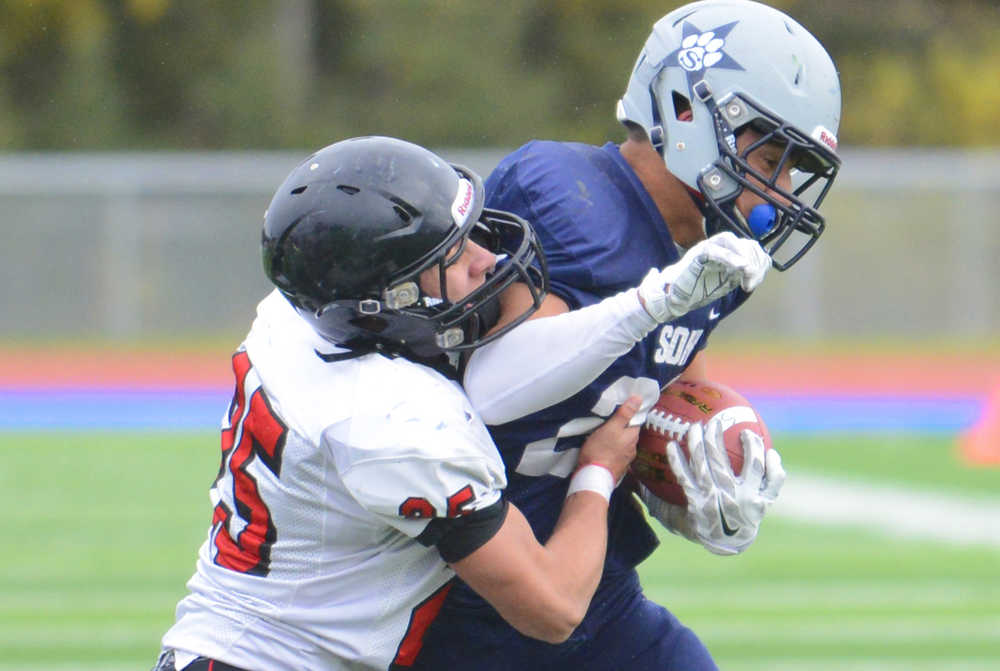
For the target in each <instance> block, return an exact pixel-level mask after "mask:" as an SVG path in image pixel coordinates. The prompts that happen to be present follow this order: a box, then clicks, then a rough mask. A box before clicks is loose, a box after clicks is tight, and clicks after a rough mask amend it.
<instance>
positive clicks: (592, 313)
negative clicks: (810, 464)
mask: <svg viewBox="0 0 1000 671" xmlns="http://www.w3.org/2000/svg"><path fill="white" fill-rule="evenodd" d="M617 116H618V119H619V120H620V121H621V122H622V123H623V124H624V126H625V129H626V133H627V135H626V139H625V141H624V142H623V143H622V144H621V145H616V144H613V143H608V144H605V145H604V146H601V147H596V146H589V145H584V144H577V143H571V142H551V141H533V142H530V143H529V144H527V145H525V146H523V147H521V148H520V149H518V150H517V151H515V152H514V153H512V154H511V155H509V156H507V157H506V158H505V159H503V160H502V161H501V162H500V164H499V166H498V167H497V168H496V170H495V171H494V172H493V173H492V174H491V175H490V177H489V178H488V180H487V183H486V189H487V198H488V202H489V204H490V206H492V207H496V208H501V209H504V210H509V211H512V212H516V213H518V214H519V215H521V216H522V217H524V218H526V219H528V220H529V221H531V222H532V223H533V225H534V227H535V230H536V231H537V234H538V236H539V239H540V242H541V244H542V247H543V249H544V252H545V257H546V259H547V263H548V268H549V272H550V277H551V293H550V294H549V295H548V296H547V297H546V299H545V300H544V302H543V304H542V306H541V308H540V309H539V310H538V311H537V312H536V313H535V314H534V315H533V317H532V319H531V320H530V321H527V322H526V323H524V324H522V325H521V326H519V327H518V328H517V329H515V330H514V331H512V332H511V333H510V334H508V335H507V336H506V337H505V338H504V339H503V340H501V341H498V342H496V343H492V344H490V345H487V346H485V347H482V348H479V349H478V350H476V352H474V353H473V354H472V355H471V357H470V359H469V361H468V365H467V368H466V372H465V379H464V383H465V388H466V392H467V394H468V395H469V398H470V400H471V401H472V402H473V405H474V406H475V407H476V408H477V410H479V412H480V413H481V414H482V416H483V418H484V420H485V421H486V423H487V424H488V425H489V426H490V432H491V434H492V435H493V437H494V440H495V442H496V443H497V445H498V447H499V448H500V451H501V455H502V457H503V460H504V464H505V467H506V469H507V476H508V489H507V496H508V497H509V498H510V500H511V501H512V502H513V503H515V504H516V505H517V506H518V508H519V509H520V510H522V511H524V514H525V516H526V518H527V519H528V521H529V522H530V524H531V525H532V528H533V529H534V531H535V534H536V535H537V536H538V538H540V539H544V538H546V537H547V536H548V535H549V534H550V533H552V531H553V529H554V525H555V522H556V520H557V516H558V513H559V510H560V506H561V502H562V501H563V498H564V496H565V493H566V489H567V483H568V478H569V477H570V476H571V475H572V473H573V471H574V468H575V466H574V464H575V461H576V456H575V455H576V454H577V452H578V449H579V447H580V445H581V443H582V440H583V439H584V438H585V437H586V435H587V434H588V433H589V432H590V431H592V430H594V428H596V427H597V426H599V425H600V423H601V422H602V421H603V419H604V418H606V417H608V416H609V415H610V414H611V413H612V412H614V410H615V408H616V407H617V406H618V405H619V404H620V403H622V402H623V401H624V400H625V399H626V398H628V397H629V396H630V395H636V394H637V395H639V396H641V397H642V398H643V399H644V406H643V410H646V409H648V408H649V407H651V406H652V404H653V403H654V402H655V400H656V398H657V397H658V395H659V391H660V389H661V388H662V387H664V386H665V385H667V384H669V383H670V382H671V381H673V380H675V379H677V378H679V377H682V376H687V377H690V378H698V377H704V376H705V364H704V360H703V357H702V355H701V354H700V353H701V352H702V350H703V349H704V348H705V346H706V343H707V341H708V336H709V334H710V333H711V332H712V331H713V330H714V329H715V327H716V326H717V325H718V324H719V323H720V321H721V320H722V319H724V318H725V317H726V316H727V315H729V314H730V313H732V312H733V311H734V310H736V309H737V308H738V307H740V306H741V305H742V304H743V303H744V302H745V301H746V300H747V298H748V297H749V295H750V292H751V291H752V290H753V289H754V288H755V287H756V286H757V285H758V284H759V282H760V281H761V280H762V278H763V277H764V274H765V272H766V271H767V270H768V268H769V267H770V266H772V265H773V267H774V268H775V269H777V270H779V271H783V270H787V269H788V268H789V267H791V266H792V265H794V263H796V262H797V261H798V260H799V259H800V258H801V257H802V256H803V254H805V253H806V252H807V251H808V250H809V249H810V248H811V247H812V245H813V244H814V243H815V242H816V240H817V239H818V238H819V236H820V234H821V233H822V232H823V229H824V225H825V224H824V220H823V217H822V216H821V215H820V214H819V213H818V211H817V208H818V207H819V205H820V203H821V202H822V200H823V199H824V198H825V196H826V194H827V192H828V190H829V188H830V186H831V184H832V182H833V180H834V178H835V176H836V173H837V171H838V169H839V166H840V160H839V158H838V156H837V153H836V150H837V140H836V133H837V129H838V126H839V120H840V85H839V78H838V75H837V71H836V68H835V66H834V64H833V62H832V60H831V59H830V56H829V55H828V54H827V52H826V50H825V49H824V48H823V46H822V45H821V44H820V43H819V42H818V41H817V40H816V38H815V37H813V36H812V35H811V34H810V33H809V32H808V31H807V30H806V29H805V28H804V27H802V26H801V25H800V24H798V23H797V22H796V21H794V20H793V19H791V18H790V17H788V16H787V15H785V14H783V13H782V12H779V11H777V10H775V9H773V8H770V7H768V6H766V5H762V4H759V3H756V2H750V1H744V0H707V1H705V2H695V3H691V4H688V5H685V6H683V7H680V8H678V9H676V10H674V11H673V12H671V13H669V14H667V15H666V16H665V17H663V18H662V19H660V21H658V22H657V23H656V24H655V26H654V28H653V32H652V34H651V35H650V37H649V38H648V40H647V41H646V43H645V45H644V47H643V49H642V51H641V53H640V54H639V57H638V59H637V61H636V64H635V67H634V69H633V71H632V73H631V76H630V79H629V82H628V86H627V89H626V92H625V94H624V96H623V97H622V99H621V100H620V102H619V104H618V112H617ZM650 268H653V269H654V270H649V269H650ZM657 269H658V270H657ZM630 287H637V288H633V289H630ZM529 299H530V296H529V295H528V293H527V292H526V291H524V290H523V289H521V288H519V287H517V286H515V287H514V288H513V290H511V291H508V292H506V293H505V294H504V295H503V296H502V297H501V299H500V300H501V317H500V324H503V323H505V321H506V320H507V319H508V318H509V317H508V315H512V314H517V313H518V312H519V311H520V310H521V309H522V308H523V306H524V305H526V304H527V301H528V300H529ZM637 304H638V305H640V306H642V307H643V308H644V309H643V310H639V311H636V310H635V309H634V308H635V306H636V305H637ZM640 414H641V411H640ZM741 437H742V440H743V443H744V448H745V450H746V455H747V460H746V464H747V465H746V466H745V468H744V471H743V473H742V474H741V475H739V476H737V475H736V474H734V473H733V472H732V469H731V467H730V465H729V461H728V458H727V457H726V456H725V453H724V448H723V447H722V444H721V443H722V441H721V427H720V426H718V425H716V424H713V423H712V422H710V423H708V425H707V426H705V427H704V428H702V427H700V426H697V425H695V426H694V427H692V429H691V432H690V434H689V436H688V445H689V447H690V448H691V457H690V461H688V460H687V459H685V458H684V456H683V454H682V453H681V452H680V451H679V449H678V448H677V445H676V444H672V445H670V446H669V447H668V455H669V457H670V463H671V466H672V467H673V470H674V471H675V473H676V474H677V475H678V480H679V481H680V484H681V486H682V487H683V488H684V490H685V493H686V494H687V498H688V500H689V501H699V502H702V505H699V506H687V507H682V506H676V505H671V504H667V503H666V502H664V501H662V500H659V499H657V498H656V497H655V496H653V495H652V494H651V493H650V492H648V491H647V490H645V489H643V488H642V487H641V486H636V490H637V491H636V493H637V494H638V497H639V499H641V500H642V502H643V503H644V504H645V506H646V508H647V510H648V512H649V513H650V515H652V516H653V517H655V518H657V519H658V520H659V521H660V522H661V523H662V524H663V525H664V526H666V527H667V528H668V529H669V530H670V531H672V532H674V533H677V534H680V535H682V536H684V537H686V538H688V539H689V540H691V541H694V542H697V543H700V544H701V545H703V546H704V547H705V548H706V549H708V550H709V551H711V552H713V553H715V554H720V555H732V554H737V553H739V552H742V551H744V550H745V549H746V548H747V547H749V545H750V544H751V543H752V542H753V541H754V539H755V538H756V535H757V531H758V528H759V525H760V522H761V520H762V518H763V516H764V514H765V511H766V510H767V508H768V507H769V506H770V504H771V503H773V501H774V500H775V498H776V497H777V496H778V493H779V491H780V489H781V486H782V483H783V481H784V478H785V473H784V470H783V469H782V466H781V461H780V456H779V455H778V453H777V451H776V450H769V451H767V453H766V455H765V452H764V449H763V444H762V441H761V440H760V438H759V437H757V436H755V435H754V434H752V433H751V432H744V434H743V435H742V436H741ZM609 515H610V518H609V524H610V536H609V546H608V551H607V556H606V560H605V567H604V574H603V576H602V580H601V583H600V586H599V587H598V590H597V593H596V595H595V597H594V599H593V601H592V602H591V606H590V609H589V611H588V613H587V616H586V617H585V619H584V621H583V622H582V624H581V625H580V626H579V627H578V628H577V629H576V631H575V632H574V633H573V635H572V636H571V637H570V638H569V640H568V641H566V642H565V643H562V644H559V645H550V644H545V643H542V642H539V641H533V640H530V639H528V638H526V637H524V636H521V635H519V634H518V633H517V632H516V631H514V630H513V629H512V628H511V627H509V626H508V625H507V624H505V623H504V622H503V620H502V619H501V618H500V617H499V616H498V615H497V614H496V613H495V611H494V610H493V609H492V608H491V607H490V606H489V605H488V604H486V603H485V602H484V601H483V600H482V599H480V598H479V597H477V596H476V595H475V594H474V593H473V592H472V591H471V590H469V589H468V588H467V587H465V586H464V585H462V584H461V583H458V584H457V585H456V587H455V588H453V589H452V590H451V592H450V594H449V596H448V598H447V599H446V600H445V603H444V605H443V607H442V609H441V611H440V612H439V615H438V617H437V618H436V620H435V621H434V623H433V624H432V626H431V627H430V629H429V631H428V634H427V636H426V637H425V641H424V646H423V650H422V652H421V654H420V655H419V656H418V658H417V661H416V665H415V668H420V669H443V668H470V669H477V671H481V670H491V669H496V670H500V669H526V668H532V669H533V668H546V669H548V670H549V671H552V670H554V669H571V668H572V669H574V671H582V670H595V671H598V670H607V671H611V670H616V669H630V670H633V671H635V670H644V669H657V670H662V669H677V670H681V669H683V670H685V671H703V670H709V669H716V668H717V667H716V664H715V662H714V661H713V660H712V658H711V655H710V654H709V652H708V651H707V649H706V648H705V646H704V644H703V643H702V642H701V641H700V640H699V639H698V637H697V636H696V635H695V634H694V633H693V632H691V631H690V630H689V629H688V628H686V627H685V626H683V625H682V624H681V623H680V622H679V621H678V620H677V619H676V618H675V617H674V616H673V615H672V614H671V613H670V612H669V611H667V610H666V609H665V608H663V607H661V606H659V605H657V604H655V603H653V602H651V601H649V600H647V599H646V598H645V597H644V595H643V593H642V589H641V586H640V584H639V581H638V576H637V573H636V571H635V567H636V565H638V564H639V563H640V562H641V561H643V560H644V559H645V558H647V557H648V556H649V555H650V553H651V552H652V551H653V550H654V549H655V547H656V546H657V542H658V541H657V539H656V535H655V533H654V532H653V530H652V529H651V528H650V527H649V525H648V524H647V522H646V519H645V515H644V514H643V512H642V510H641V507H640V504H639V503H638V501H637V499H636V497H635V496H634V495H633V493H632V492H631V491H628V490H627V488H625V487H621V488H619V489H618V490H617V491H616V493H615V495H614V496H613V497H612V500H611V510H610V513H609Z"/></svg>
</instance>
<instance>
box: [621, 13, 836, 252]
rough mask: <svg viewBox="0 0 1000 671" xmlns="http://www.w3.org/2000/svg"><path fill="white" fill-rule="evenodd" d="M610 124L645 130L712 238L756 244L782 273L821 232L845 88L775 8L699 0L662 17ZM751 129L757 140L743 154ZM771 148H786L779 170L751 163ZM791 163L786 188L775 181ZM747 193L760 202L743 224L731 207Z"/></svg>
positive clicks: (811, 41)
mask: <svg viewBox="0 0 1000 671" xmlns="http://www.w3.org/2000/svg"><path fill="white" fill-rule="evenodd" d="M617 116H618V120H619V121H621V122H622V123H624V124H626V125H638V126H640V127H641V128H642V129H643V130H645V132H646V134H647V136H648V137H649V139H650V141H651V142H652V144H653V146H654V147H655V148H656V149H657V151H658V152H659V153H660V154H661V155H662V156H663V158H664V161H665V162H666V164H667V166H668V167H669V169H670V172H671V173H673V174H674V175H676V176H677V177H678V178H679V179H680V180H681V181H683V182H684V183H685V184H687V185H688V187H690V188H691V189H693V190H696V191H697V192H698V193H699V194H700V198H696V200H697V201H699V203H698V204H699V206H700V207H701V208H702V212H703V214H704V215H705V218H706V229H707V232H708V233H709V234H711V233H714V232H715V231H717V230H719V229H729V230H732V231H733V232H735V233H736V234H738V235H742V236H744V237H748V238H753V239H756V240H757V241H759V242H760V243H761V245H762V246H763V247H764V249H765V250H766V251H767V252H768V253H769V254H770V255H771V257H772V260H773V261H774V266H775V267H776V268H778V269H779V270H785V269H786V268H788V267H790V266H791V265H792V264H793V263H795V262H796V261H798V260H799V259H800V258H801V257H802V255H803V254H805V252H806V251H808V250H809V248H810V247H811V246H812V245H813V243H815V242H816V240H817V239H818V238H819V236H820V234H821V233H822V232H823V229H824V226H825V222H824V220H823V217H822V216H820V214H819V213H818V212H817V208H818V207H819V205H820V203H821V202H822V201H823V199H824V198H825V197H826V194H827V192H828V191H829V189H830V186H831V185H832V183H833V180H834V178H835V176H836V174H837V171H838V169H839V168H840V159H839V157H838V156H837V130H838V127H839V125H840V80H839V78H838V76H837V70H836V67H835V66H834V64H833V61H832V60H831V59H830V56H829V54H827V52H826V50H825V49H824V48H823V46H822V45H821V44H820V43H819V41H817V40H816V38H815V37H813V36H812V35H811V34H810V33H809V31H807V30H806V29H805V28H803V27H802V26H801V25H799V24H798V23H797V22H796V21H795V20H794V19H792V18H790V17H788V16H787V15H785V14H783V13H782V12H780V11H778V10H776V9H774V8H772V7H768V6H766V5H762V4H760V3H757V2H751V1H750V0H704V1H703V2H693V3H691V4H687V5H684V6H683V7H680V8H679V9H676V10H674V11H673V12H671V13H669V14H667V15H666V16H664V17H663V18H662V19H660V20H659V21H657V22H656V24H655V25H654V26H653V32H652V34H651V35H650V36H649V38H648V39H647V41H646V44H645V45H644V46H643V49H642V52H641V53H640V54H639V58H638V60H637V61H636V64H635V68H634V69H633V71H632V75H631V78H630V79H629V82H628V88H627V90H626V91H625V95H624V96H623V97H622V99H621V100H620V101H619V102H618V110H617ZM747 126H750V127H752V128H754V129H755V130H757V131H758V132H760V133H762V134H763V137H762V138H761V140H760V141H757V142H755V143H753V144H752V145H750V146H749V147H746V148H744V149H743V151H738V150H737V143H736V135H737V134H738V132H739V131H740V130H741V129H742V128H744V127H747ZM771 142H774V143H778V144H779V145H781V146H783V147H784V153H783V156H782V159H781V164H780V165H779V166H778V167H777V168H776V169H775V171H774V172H773V174H770V175H765V174H760V173H759V172H756V171H754V170H753V169H752V168H751V167H750V165H749V163H748V162H747V160H746V158H747V155H748V154H749V153H750V152H751V151H753V150H755V149H757V148H758V147H760V146H762V145H764V144H767V143H771ZM789 165H790V166H791V168H792V184H793V186H792V189H791V191H788V190H785V189H781V188H779V187H778V185H777V180H778V177H779V175H780V174H781V172H782V170H783V168H784V167H786V166H789ZM744 189H750V190H752V191H753V192H755V193H756V194H758V195H759V196H761V197H762V198H764V200H765V201H767V202H766V204H764V205H758V206H757V207H755V208H754V209H753V210H752V211H751V212H750V214H749V216H748V217H744V216H743V215H742V214H741V213H740V212H739V211H738V210H737V209H736V207H735V201H736V198H737V197H738V196H739V195H740V193H741V192H742V191H743V190H744ZM773 193H777V194H778V196H777V197H776V196H774V195H773Z"/></svg>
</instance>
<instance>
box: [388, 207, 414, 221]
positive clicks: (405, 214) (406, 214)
mask: <svg viewBox="0 0 1000 671" xmlns="http://www.w3.org/2000/svg"><path fill="white" fill-rule="evenodd" d="M392 209H393V210H395V211H396V214H398V215H399V218H400V219H402V220H403V221H405V222H407V223H409V221H410V219H411V217H410V213H409V212H407V211H406V210H404V209H403V208H402V207H400V206H399V205H393V206H392Z"/></svg>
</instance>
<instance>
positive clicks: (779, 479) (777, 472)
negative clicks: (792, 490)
mask: <svg viewBox="0 0 1000 671" xmlns="http://www.w3.org/2000/svg"><path fill="white" fill-rule="evenodd" d="M764 465H765V468H764V485H763V489H761V492H760V494H761V496H763V497H764V498H765V499H767V501H768V502H769V503H773V502H774V501H775V500H776V499H777V498H778V494H779V493H780V492H781V488H782V486H783V485H784V484H785V477H786V475H787V474H786V473H785V469H784V467H783V466H782V465H781V455H780V454H778V451H777V450H776V449H774V448H771V449H770V450H768V451H767V452H766V453H765V455H764Z"/></svg>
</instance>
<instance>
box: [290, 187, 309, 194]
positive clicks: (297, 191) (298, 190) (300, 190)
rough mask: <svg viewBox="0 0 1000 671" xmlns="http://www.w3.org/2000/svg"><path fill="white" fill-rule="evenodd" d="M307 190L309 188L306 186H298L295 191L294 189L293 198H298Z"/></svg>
mask: <svg viewBox="0 0 1000 671" xmlns="http://www.w3.org/2000/svg"><path fill="white" fill-rule="evenodd" d="M307 188H308V187H305V186H297V187H295V188H294V189H292V195H293V196H297V195H299V194H300V193H302V192H303V191H305V190H306V189H307Z"/></svg>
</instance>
